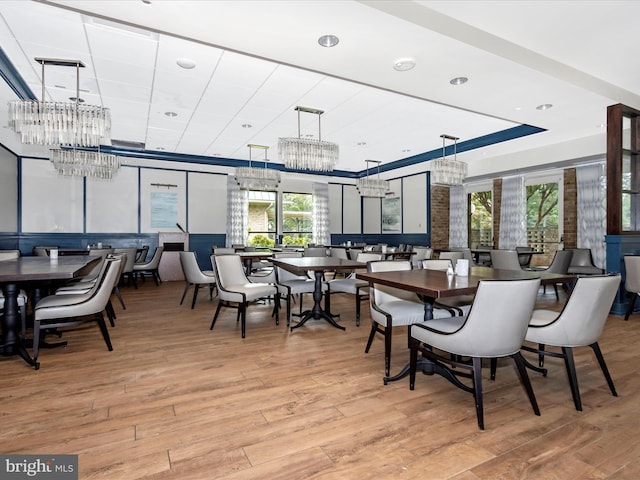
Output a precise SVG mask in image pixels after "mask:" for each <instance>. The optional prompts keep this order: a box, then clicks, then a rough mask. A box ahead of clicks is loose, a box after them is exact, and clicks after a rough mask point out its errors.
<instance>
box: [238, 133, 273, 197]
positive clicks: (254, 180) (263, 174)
mask: <svg viewBox="0 0 640 480" xmlns="http://www.w3.org/2000/svg"><path fill="white" fill-rule="evenodd" d="M247 147H249V166H248V167H238V168H236V182H238V186H239V187H240V190H269V191H271V190H276V189H277V188H278V185H279V184H280V172H279V171H278V170H273V169H269V168H267V162H268V161H269V159H268V158H267V150H268V149H269V147H267V146H266V145H254V144H252V143H250V144H248V145H247ZM254 148H259V149H262V150H264V168H257V167H253V166H251V152H252V150H253V149H254Z"/></svg>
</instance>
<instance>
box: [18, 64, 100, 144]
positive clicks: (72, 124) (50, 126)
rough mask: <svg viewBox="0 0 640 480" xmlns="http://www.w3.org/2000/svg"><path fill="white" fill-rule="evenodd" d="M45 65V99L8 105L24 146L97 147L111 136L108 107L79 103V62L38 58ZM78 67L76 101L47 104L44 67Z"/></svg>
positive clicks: (43, 84)
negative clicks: (103, 139)
mask: <svg viewBox="0 0 640 480" xmlns="http://www.w3.org/2000/svg"><path fill="white" fill-rule="evenodd" d="M35 60H36V62H38V63H40V64H41V65H42V100H41V101H37V100H17V101H12V102H9V126H10V127H11V128H12V129H13V130H14V131H15V132H17V133H19V134H20V138H21V141H22V143H25V144H36V145H70V146H78V147H95V146H98V145H100V141H101V139H102V138H105V137H106V138H108V137H109V136H110V133H111V114H110V112H109V109H108V108H104V107H101V106H99V105H86V104H83V103H81V100H80V68H81V67H84V64H83V63H82V62H81V61H80V60H57V59H48V58H36V59H35ZM46 65H53V66H63V67H75V68H76V97H75V102H47V101H45V76H44V73H45V66H46Z"/></svg>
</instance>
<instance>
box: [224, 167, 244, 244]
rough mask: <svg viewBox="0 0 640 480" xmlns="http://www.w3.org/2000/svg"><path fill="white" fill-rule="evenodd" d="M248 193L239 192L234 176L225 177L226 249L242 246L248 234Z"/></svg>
mask: <svg viewBox="0 0 640 480" xmlns="http://www.w3.org/2000/svg"><path fill="white" fill-rule="evenodd" d="M248 217H249V192H248V191H247V190H240V188H239V187H238V182H236V179H235V176H233V175H227V247H231V246H232V245H233V244H241V245H244V244H245V242H246V240H247V235H248V234H249V228H248V226H249V222H248Z"/></svg>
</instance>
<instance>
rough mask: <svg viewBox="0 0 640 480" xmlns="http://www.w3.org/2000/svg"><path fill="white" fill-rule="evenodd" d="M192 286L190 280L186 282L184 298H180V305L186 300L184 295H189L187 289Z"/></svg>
mask: <svg viewBox="0 0 640 480" xmlns="http://www.w3.org/2000/svg"><path fill="white" fill-rule="evenodd" d="M190 286H191V284H190V283H189V282H185V284H184V292H182V298H181V299H180V305H182V302H184V297H186V296H187V290H189V287H190Z"/></svg>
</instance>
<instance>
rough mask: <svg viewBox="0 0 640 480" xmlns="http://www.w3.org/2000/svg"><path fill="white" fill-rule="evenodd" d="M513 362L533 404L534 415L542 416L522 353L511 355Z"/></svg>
mask: <svg viewBox="0 0 640 480" xmlns="http://www.w3.org/2000/svg"><path fill="white" fill-rule="evenodd" d="M511 357H512V358H513V361H514V362H515V363H516V368H517V370H518V375H519V376H520V382H521V383H522V386H523V387H524V390H525V391H526V392H527V396H528V397H529V402H530V403H531V408H533V413H535V414H536V415H538V416H540V409H539V408H538V402H537V401H536V394H535V393H534V392H533V387H532V386H531V381H530V380H529V374H528V373H527V368H526V367H525V364H524V358H523V357H522V354H521V353H520V352H517V353H514V354H513V355H511Z"/></svg>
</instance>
